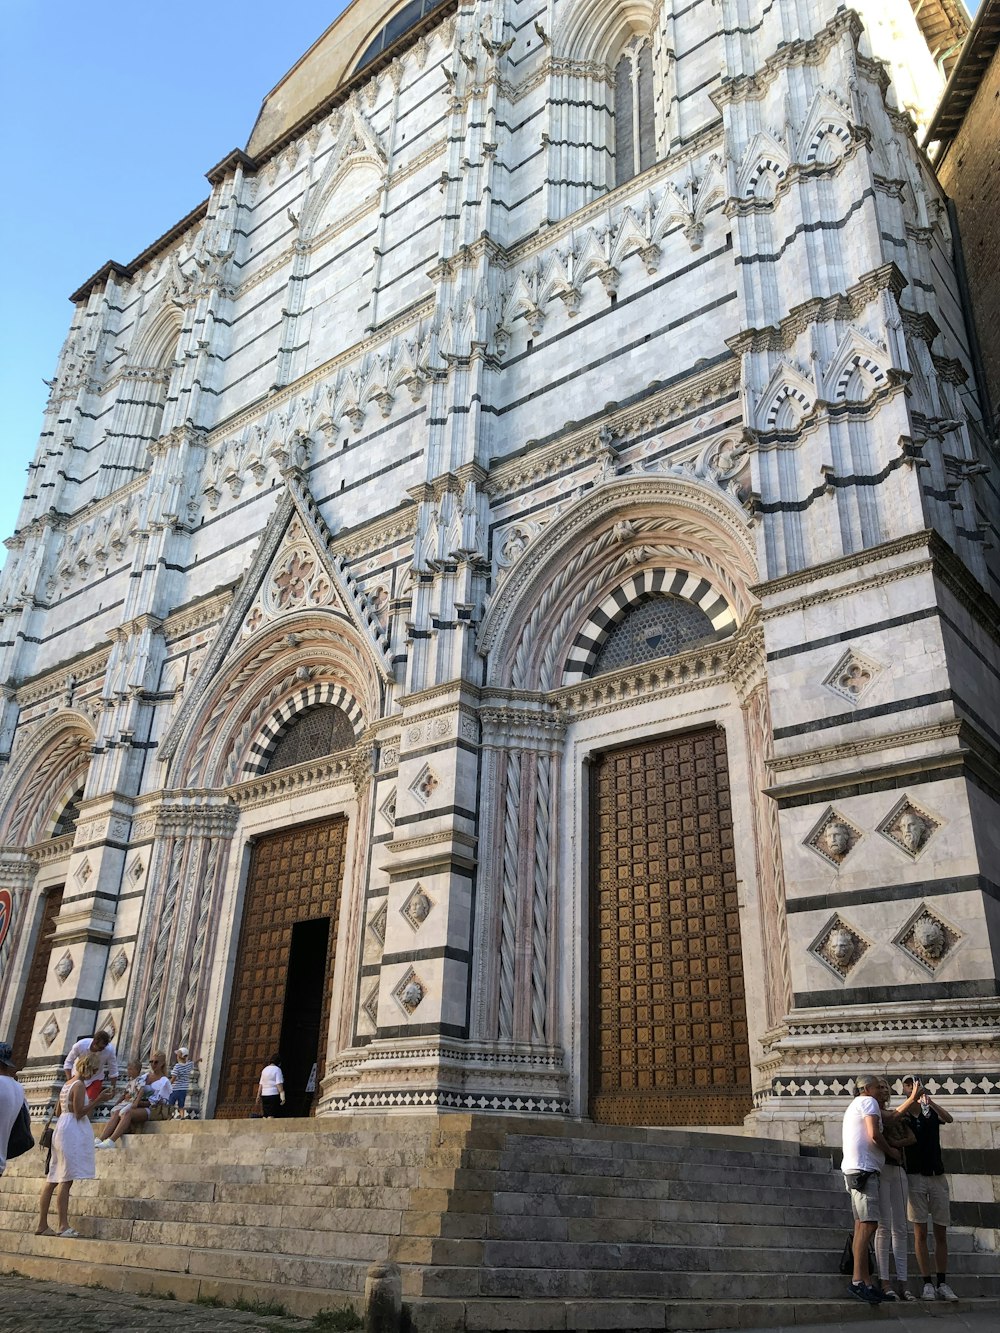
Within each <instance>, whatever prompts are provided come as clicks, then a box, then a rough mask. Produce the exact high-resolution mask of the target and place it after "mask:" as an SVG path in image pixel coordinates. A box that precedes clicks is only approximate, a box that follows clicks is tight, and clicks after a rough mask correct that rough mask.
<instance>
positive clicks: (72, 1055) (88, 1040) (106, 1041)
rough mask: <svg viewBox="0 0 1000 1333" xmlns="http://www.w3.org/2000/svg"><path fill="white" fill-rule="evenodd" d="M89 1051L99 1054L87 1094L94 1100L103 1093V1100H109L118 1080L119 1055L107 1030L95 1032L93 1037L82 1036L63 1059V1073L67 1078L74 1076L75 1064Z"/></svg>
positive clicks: (87, 1086)
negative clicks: (95, 1071)
mask: <svg viewBox="0 0 1000 1333" xmlns="http://www.w3.org/2000/svg"><path fill="white" fill-rule="evenodd" d="M88 1051H90V1052H92V1053H93V1054H94V1055H96V1056H97V1073H96V1074H95V1075H94V1077H93V1078H92V1079H91V1081H90V1082H89V1083H88V1084H87V1085H86V1088H87V1096H88V1098H89V1099H90V1100H91V1101H93V1100H94V1099H95V1098H96V1097H97V1095H98V1094H99V1093H102V1094H103V1095H102V1097H101V1100H102V1101H107V1099H108V1098H109V1097H110V1096H111V1094H112V1093H113V1092H114V1090H115V1084H116V1083H117V1082H118V1056H117V1055H116V1053H115V1048H114V1045H113V1044H112V1041H111V1038H110V1037H109V1036H108V1034H107V1033H106V1032H95V1033H94V1035H93V1036H92V1037H81V1038H80V1040H79V1041H78V1042H75V1043H74V1044H73V1045H72V1046H71V1047H70V1048H69V1054H68V1055H67V1056H66V1059H65V1060H64V1061H63V1073H64V1074H65V1075H66V1077H67V1078H70V1077H72V1074H73V1066H74V1064H75V1063H76V1062H77V1060H79V1058H80V1056H81V1055H86V1054H87V1052H88Z"/></svg>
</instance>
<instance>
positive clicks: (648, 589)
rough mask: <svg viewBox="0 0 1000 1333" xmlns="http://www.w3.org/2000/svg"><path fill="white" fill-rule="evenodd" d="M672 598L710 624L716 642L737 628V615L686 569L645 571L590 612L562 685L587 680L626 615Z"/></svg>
mask: <svg viewBox="0 0 1000 1333" xmlns="http://www.w3.org/2000/svg"><path fill="white" fill-rule="evenodd" d="M664 595H672V596H674V597H682V598H683V599H684V600H685V601H687V602H693V603H694V604H695V605H696V606H698V607H700V608H701V610H702V611H704V613H705V615H706V616H707V617H708V618H709V620H710V621H711V622H712V628H713V630H714V631H715V635H714V637H715V638H718V639H724V638H726V637H727V635H729V634H731V633H732V632H733V630H734V629H735V628H736V614H735V612H734V611H733V609H732V607H731V606H730V605H729V603H728V602H727V601H726V599H725V598H724V597H723V596H721V595H720V593H719V592H718V591H717V589H716V588H714V587H713V586H712V584H711V583H709V582H708V580H707V579H703V578H699V576H698V575H697V574H692V573H691V572H690V570H687V569H646V570H643V571H642V573H640V574H633V576H632V577H631V578H630V579H626V581H625V582H624V583H623V584H622V585H621V587H619V588H616V589H615V590H614V592H612V593H609V594H608V596H607V597H605V598H604V600H603V601H602V602H601V604H600V605H599V606H597V607H595V609H594V610H593V612H592V613H591V615H590V618H589V620H588V621H587V623H586V624H585V625H584V626H583V628H582V629H581V630H580V632H579V634H578V635H577V636H576V638H575V639H574V641H573V646H572V648H571V649H570V651H569V655H568V656H567V658H566V665H565V666H564V667H563V684H564V685H577V684H579V683H580V681H583V680H588V679H589V677H590V675H591V672H592V671H593V669H594V664H595V663H596V662H597V659H598V657H599V656H600V652H601V649H602V648H603V647H604V644H605V642H606V641H607V638H608V635H609V634H610V633H611V631H612V630H613V629H614V628H615V626H616V625H617V624H618V623H619V622H620V621H621V620H622V619H624V617H625V615H626V614H627V613H628V612H629V611H630V610H631V609H632V608H633V607H634V606H637V605H638V604H639V603H640V602H644V601H647V600H648V599H649V598H650V597H657V596H664Z"/></svg>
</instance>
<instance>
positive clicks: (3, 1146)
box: [0, 1041, 27, 1176]
mask: <svg viewBox="0 0 1000 1333" xmlns="http://www.w3.org/2000/svg"><path fill="white" fill-rule="evenodd" d="M26 1104H27V1103H26V1100H25V1096H24V1089H23V1088H22V1087H21V1085H20V1083H18V1081H17V1069H16V1067H15V1065H14V1052H13V1051H12V1050H11V1047H10V1045H9V1043H8V1042H6V1041H0V1176H2V1175H3V1173H4V1171H5V1170H6V1167H7V1140H8V1139H9V1138H10V1131H11V1130H12V1129H13V1128H14V1121H15V1120H16V1119H17V1117H18V1116H19V1115H20V1114H21V1107H22V1106H25V1105H26Z"/></svg>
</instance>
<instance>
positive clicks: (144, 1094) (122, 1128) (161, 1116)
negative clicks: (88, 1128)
mask: <svg viewBox="0 0 1000 1333" xmlns="http://www.w3.org/2000/svg"><path fill="white" fill-rule="evenodd" d="M172 1091H173V1084H172V1083H171V1082H170V1075H169V1074H168V1073H167V1057H166V1054H165V1053H164V1052H163V1051H154V1052H153V1054H152V1055H151V1056H150V1057H149V1073H148V1074H147V1075H146V1077H145V1079H143V1080H142V1081H141V1082H140V1083H139V1085H138V1087H137V1088H136V1092H137V1093H138V1094H139V1095H138V1096H136V1097H135V1098H134V1099H133V1100H132V1101H130V1102H125V1103H123V1104H121V1105H120V1106H116V1107H115V1109H114V1110H113V1111H112V1112H111V1118H110V1119H109V1120H108V1123H107V1124H106V1125H105V1126H104V1132H103V1134H102V1135H101V1137H100V1138H99V1139H95V1140H94V1143H93V1144H92V1145H91V1146H92V1147H97V1148H117V1147H118V1141H119V1139H120V1138H121V1136H122V1135H123V1134H127V1133H128V1131H129V1130H130V1129H131V1128H132V1127H133V1126H135V1125H144V1124H145V1123H146V1121H147V1120H168V1119H169V1118H170V1109H169V1108H170V1094H171V1092H172Z"/></svg>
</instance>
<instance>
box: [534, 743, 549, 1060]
mask: <svg viewBox="0 0 1000 1333" xmlns="http://www.w3.org/2000/svg"><path fill="white" fill-rule="evenodd" d="M551 768H552V758H551V756H550V755H547V754H540V755H538V757H537V760H536V770H535V771H536V786H535V873H534V885H533V897H532V905H531V1040H532V1041H539V1042H542V1041H544V1040H545V1017H546V1008H547V1005H548V950H549V821H550V818H551V815H550V810H549V792H550V786H551V783H550V775H551Z"/></svg>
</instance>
